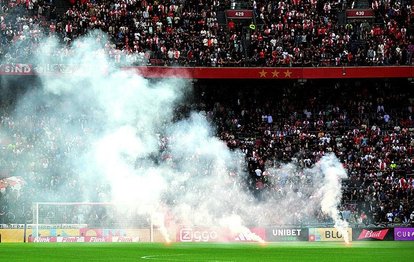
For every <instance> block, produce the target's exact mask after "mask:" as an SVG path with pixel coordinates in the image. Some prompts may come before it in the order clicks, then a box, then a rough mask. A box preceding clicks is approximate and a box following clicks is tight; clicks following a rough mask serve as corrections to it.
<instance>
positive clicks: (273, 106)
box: [0, 80, 414, 225]
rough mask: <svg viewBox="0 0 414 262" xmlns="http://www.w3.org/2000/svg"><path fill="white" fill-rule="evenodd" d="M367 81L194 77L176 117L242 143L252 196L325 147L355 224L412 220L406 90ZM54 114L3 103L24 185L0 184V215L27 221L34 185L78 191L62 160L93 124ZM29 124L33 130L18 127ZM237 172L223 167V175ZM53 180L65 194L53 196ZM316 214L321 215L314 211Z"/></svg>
mask: <svg viewBox="0 0 414 262" xmlns="http://www.w3.org/2000/svg"><path fill="white" fill-rule="evenodd" d="M367 81H368V80H366V81H364V80H360V81H348V82H347V81H341V82H336V83H333V82H326V81H325V82H324V81H317V82H309V83H305V84H304V85H299V84H297V83H294V82H291V83H285V84H284V85H281V86H278V87H275V86H273V85H270V84H269V83H268V84H265V83H264V84H263V86H261V87H260V88H254V87H252V86H251V85H252V84H254V83H252V82H250V83H243V82H237V81H236V82H235V83H233V84H231V85H229V83H221V82H215V85H217V88H211V84H212V83H203V81H200V82H198V83H196V87H195V91H196V99H195V100H194V101H191V102H189V103H188V104H186V105H184V106H183V107H180V108H177V112H176V114H177V119H181V118H183V117H186V115H185V112H188V111H189V110H196V111H200V112H202V114H204V115H205V116H206V117H207V118H208V120H209V121H210V122H211V123H212V124H213V126H215V127H216V128H217V129H216V130H217V137H219V138H220V139H221V140H223V141H224V142H225V143H226V144H227V146H228V147H229V148H230V149H232V150H240V152H241V153H242V154H243V156H244V158H245V169H246V174H248V176H247V177H245V180H244V181H245V183H246V184H245V185H244V187H245V189H246V190H249V191H251V192H252V195H253V196H254V197H255V198H257V200H258V201H262V200H265V199H266V198H267V197H269V196H271V195H274V194H275V193H277V192H278V190H279V186H280V177H279V175H280V174H279V173H277V172H276V171H275V170H276V169H277V168H278V167H279V166H281V165H282V164H285V163H294V164H295V166H297V170H298V172H297V180H295V181H296V182H295V181H293V182H294V184H293V185H294V186H298V185H300V184H301V183H303V185H304V186H306V185H305V183H304V182H303V181H302V178H303V173H302V171H301V170H304V169H305V168H311V167H313V166H314V165H315V163H316V162H317V161H318V160H319V159H320V158H321V157H322V156H323V155H325V154H327V153H329V152H332V153H334V154H335V155H336V156H337V157H338V158H339V160H340V161H341V163H342V164H343V166H344V168H345V169H346V170H347V173H348V175H349V179H348V180H346V181H344V183H343V188H344V191H343V194H342V197H343V200H342V204H341V213H342V215H343V217H344V218H345V219H347V220H348V221H349V222H350V223H351V224H353V225H365V224H410V223H413V222H414V172H413V164H414V122H413V117H414V115H413V114H414V94H413V92H412V91H411V90H412V89H409V88H406V85H407V84H406V83H402V82H401V81H404V80H396V81H384V80H381V81H374V82H373V81H370V82H367ZM221 85H222V86H221ZM224 85H225V86H224ZM224 87H225V88H224ZM39 110H42V108H39ZM53 117H56V116H53V115H49V116H47V117H45V118H44V119H39V118H38V117H36V116H35V115H33V116H32V115H31V114H28V115H27V116H25V117H23V118H19V119H20V120H17V119H15V118H13V117H12V116H11V115H10V114H9V113H7V111H4V112H3V113H2V115H1V125H2V130H8V131H9V132H8V133H7V134H4V133H3V134H1V156H2V157H1V159H2V160H1V161H2V170H1V172H2V173H1V175H2V177H8V176H9V177H10V176H17V177H22V178H23V179H24V181H25V182H24V183H26V185H30V186H25V184H23V185H22V186H21V188H12V187H6V188H5V189H4V188H3V189H1V190H0V203H1V204H0V223H10V222H17V223H22V222H23V221H27V222H28V223H30V221H32V209H31V203H32V201H34V199H33V196H36V195H37V194H36V192H37V191H38V192H40V191H41V192H46V193H47V194H46V196H45V195H44V194H42V195H43V196H44V197H46V198H45V199H36V201H50V200H53V199H60V200H64V201H77V200H78V199H79V197H80V196H83V195H82V192H83V193H84V190H83V187H82V183H80V181H81V179H80V178H79V177H78V176H79V170H77V169H76V167H74V166H73V165H71V163H68V162H66V161H64V159H65V155H66V154H71V150H73V148H76V149H77V150H82V146H86V145H87V144H88V142H87V141H84V138H83V137H86V136H85V135H84V134H85V132H86V133H89V132H96V131H93V130H88V129H82V128H81V129H79V130H77V129H73V128H72V129H71V134H67V133H64V132H62V130H60V129H56V130H53V131H52V130H49V129H48V128H49V127H50V125H47V124H46V123H53V121H55V120H54V119H53ZM71 121H76V122H79V121H80V122H82V121H85V123H87V122H88V115H87V114H86V115H85V118H82V119H70V117H69V118H68V123H69V124H70V122H71ZM81 126H82V125H81ZM86 126H87V125H86ZM29 128H31V129H32V131H33V132H30V134H32V136H27V135H25V134H27V133H26V130H27V129H29ZM23 131H24V132H23ZM45 135H46V137H45ZM68 138H70V139H68ZM43 144H44V145H45V146H41V145H43ZM36 148H39V149H38V150H36ZM45 148H46V149H47V150H45ZM166 148H168V138H166V137H160V152H161V153H162V151H163V150H165V149H166ZM39 150H40V151H39ZM85 150H86V148H85ZM31 154H35V155H34V156H33V155H31ZM22 157H30V159H38V161H36V162H28V163H27V161H25V162H24V163H26V166H23V165H22V163H17V162H16V159H20V158H22ZM154 157H155V158H157V156H154ZM158 157H160V159H158V160H157V161H168V160H166V159H165V158H164V157H162V154H160V156H158ZM27 170H30V172H29V173H27ZM41 174H42V175H41ZM241 175H242V174H238V173H233V172H230V173H229V174H223V176H224V177H223V181H228V180H232V179H234V178H235V176H241ZM226 176H228V177H226ZM291 182H292V181H291ZM57 188H59V192H67V193H66V194H65V195H64V196H62V195H56V192H57V191H56V189H57ZM299 188H300V186H299ZM109 192H110V186H109V185H106V184H105V183H104V181H96V189H95V190H93V192H91V191H88V193H90V195H89V196H88V199H89V200H90V201H106V200H107V196H108V194H110V193H109ZM62 198H63V199H62ZM298 222H300V221H298ZM320 222H329V219H327V218H326V217H323V216H322V215H321V217H320Z"/></svg>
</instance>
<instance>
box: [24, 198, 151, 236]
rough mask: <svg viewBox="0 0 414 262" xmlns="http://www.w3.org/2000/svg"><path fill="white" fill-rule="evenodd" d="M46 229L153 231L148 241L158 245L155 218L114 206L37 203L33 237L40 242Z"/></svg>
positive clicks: (86, 203)
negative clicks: (155, 238) (43, 230)
mask: <svg viewBox="0 0 414 262" xmlns="http://www.w3.org/2000/svg"><path fill="white" fill-rule="evenodd" d="M45 228H61V229H62V228H66V229H69V228H72V229H73V228H78V229H82V230H83V231H87V229H105V230H107V231H111V230H120V229H122V230H132V229H142V230H144V229H146V230H148V231H149V236H148V237H147V238H146V239H147V241H151V242H153V241H154V223H153V221H152V215H150V214H148V213H147V212H141V210H139V209H137V208H131V207H128V206H127V205H123V204H114V203H110V202H34V203H33V224H32V225H31V229H32V231H31V232H32V234H31V236H32V237H33V238H35V239H38V238H39V237H41V234H40V232H41V231H42V229H45ZM79 237H81V235H80V236H79Z"/></svg>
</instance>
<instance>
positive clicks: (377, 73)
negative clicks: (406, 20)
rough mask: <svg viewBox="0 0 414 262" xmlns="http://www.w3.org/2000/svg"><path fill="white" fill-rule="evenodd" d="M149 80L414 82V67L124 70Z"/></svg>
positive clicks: (139, 68)
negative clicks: (366, 79) (356, 79)
mask: <svg viewBox="0 0 414 262" xmlns="http://www.w3.org/2000/svg"><path fill="white" fill-rule="evenodd" d="M124 70H130V71H133V72H135V73H137V74H140V75H142V76H144V77H147V78H187V79H266V80H288V79H353V78H414V66H354V67H320V68H314V67H226V68H223V67H221V68H214V67H177V68H173V67H158V66H155V67H124Z"/></svg>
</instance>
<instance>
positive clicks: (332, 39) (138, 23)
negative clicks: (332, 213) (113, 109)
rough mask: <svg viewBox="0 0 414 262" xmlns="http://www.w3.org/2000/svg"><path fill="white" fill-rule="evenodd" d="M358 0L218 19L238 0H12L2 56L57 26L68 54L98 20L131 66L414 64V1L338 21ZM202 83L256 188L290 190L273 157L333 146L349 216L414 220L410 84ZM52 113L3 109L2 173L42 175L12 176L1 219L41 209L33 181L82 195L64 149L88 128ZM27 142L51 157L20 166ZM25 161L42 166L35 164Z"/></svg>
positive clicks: (7, 4) (23, 54)
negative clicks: (62, 8)
mask: <svg viewBox="0 0 414 262" xmlns="http://www.w3.org/2000/svg"><path fill="white" fill-rule="evenodd" d="M353 3H354V2H350V3H346V2H345V1H339V0H338V1H335V0H331V1H313V0H310V1H308V0H293V1H278V2H275V1H265V0H262V1H250V4H251V5H250V7H249V8H251V9H252V10H253V11H254V16H255V19H254V20H252V23H251V24H248V25H247V26H241V25H240V24H238V23H235V21H226V23H225V24H222V23H221V22H220V21H219V17H218V13H219V12H222V11H224V10H225V9H227V8H228V6H230V5H231V1H212V0H205V1H192V0H188V1H185V0H176V1H173V0H160V1H135V0H126V1H123V0H115V1H105V0H95V1H83V2H77V3H75V4H74V5H73V6H72V7H71V8H70V9H69V10H67V11H66V12H65V13H63V15H60V14H59V13H58V11H57V9H56V5H55V3H54V1H43V0H28V1H18V0H4V1H2V2H1V10H0V30H1V34H0V38H1V39H0V57H1V61H2V62H3V63H18V62H24V61H28V60H29V59H30V57H31V56H32V55H33V53H32V52H33V51H34V50H35V48H36V47H38V46H40V44H41V39H42V37H43V36H44V35H47V36H51V37H55V38H57V39H59V40H60V41H61V42H62V43H64V44H65V47H64V48H62V49H55V50H51V51H52V53H51V54H50V56H51V57H53V59H54V60H53V61H54V62H56V63H64V62H65V61H66V60H67V58H68V57H69V56H70V55H71V51H70V50H71V49H72V48H76V46H72V45H71V44H72V43H73V41H74V40H75V39H76V38H78V37H80V36H83V35H86V34H88V33H89V32H90V31H91V30H93V29H99V30H102V31H103V32H106V33H108V34H109V36H110V37H109V38H108V39H106V40H105V38H99V39H98V40H99V41H105V43H104V46H105V49H106V51H107V52H108V54H109V56H110V57H111V58H112V59H113V60H114V61H115V62H117V63H121V64H122V63H124V62H125V63H132V64H145V65H167V66H175V65H177V66H210V67H217V66H223V67H224V66H346V65H407V64H412V61H413V59H412V55H413V52H414V42H413V41H414V38H413V36H412V34H411V33H410V27H411V26H412V16H413V13H414V7H413V6H411V4H410V2H409V1H371V4H372V8H373V9H374V10H375V14H376V17H377V18H379V19H380V21H381V22H379V23H372V22H368V21H365V20H360V21H357V20H354V21H347V22H346V23H344V24H343V23H341V22H340V21H338V14H339V12H341V11H343V10H344V9H346V8H348V7H349V5H352V4H353ZM199 85H200V86H198V87H197V88H199V90H202V92H200V95H199V101H197V103H195V104H194V105H188V107H189V108H191V109H196V110H199V111H203V112H205V114H206V116H207V117H208V118H209V119H210V120H211V122H212V123H214V124H215V125H216V126H217V135H218V136H219V137H220V138H221V139H222V140H223V141H225V142H226V143H227V145H228V147H229V148H231V149H240V150H241V151H242V152H243V153H244V154H245V157H246V161H247V163H248V164H247V172H248V173H249V174H250V179H248V185H249V189H250V190H251V191H252V192H253V193H254V194H255V196H256V197H257V198H258V199H261V198H264V197H266V196H267V195H268V194H272V192H275V191H277V190H278V178H277V175H278V174H275V173H272V169H271V168H268V167H269V166H276V167H277V166H279V165H281V164H282V163H287V162H291V161H293V162H295V163H297V165H298V166H299V167H300V168H305V167H312V166H314V165H315V163H316V162H317V161H318V160H319V159H320V158H321V157H322V156H323V155H324V154H326V153H328V152H333V153H335V155H337V156H338V158H339V159H340V161H341V162H342V163H343V165H344V167H345V168H346V169H347V171H348V174H349V180H347V181H345V182H344V193H343V203H342V206H341V210H342V215H343V217H344V218H345V219H347V220H349V221H350V222H351V223H355V224H381V223H405V224H408V223H413V222H414V203H413V199H414V176H413V175H414V173H413V164H414V156H413V153H414V152H413V150H414V125H413V110H414V108H413V106H414V104H413V102H414V101H413V99H414V97H413V96H412V92H411V91H409V90H408V91H407V90H403V88H402V87H400V86H399V85H398V83H392V82H375V83H374V85H372V83H364V82H360V81H357V82H355V83H351V82H348V83H339V82H338V83H335V84H334V85H333V84H332V85H328V84H327V86H325V87H320V88H315V86H313V87H312V88H309V89H306V88H300V87H294V88H292V86H290V85H288V86H285V87H280V88H278V89H277V93H276V94H275V93H274V92H275V91H272V88H274V87H271V88H270V87H268V88H266V87H261V90H260V91H259V90H257V89H253V88H251V87H249V88H244V89H243V88H241V89H235V90H233V92H229V91H228V90H229V89H228V88H227V87H226V89H223V88H216V89H214V90H212V89H208V88H206V89H203V87H202V84H199ZM305 86H307V84H305ZM326 88H328V89H329V92H326ZM224 90H225V91H224ZM332 90H333V91H332ZM215 92H216V93H215ZM223 92H224V93H223ZM201 94H203V95H201ZM339 98H340V99H339ZM40 110H41V109H40ZM72 120H73V119H70V120H69V122H70V121H72ZM51 121H52V122H53V119H40V120H39V119H36V118H33V119H32V118H31V116H30V115H28V116H27V117H26V118H21V119H14V118H13V116H12V115H10V114H9V113H8V112H7V110H5V111H4V112H2V114H1V119H0V125H1V127H2V130H9V131H10V134H12V136H7V135H8V134H0V135H1V136H2V139H1V153H0V154H1V160H0V161H1V167H2V170H1V173H2V176H3V177H7V176H22V177H24V180H25V183H27V184H35V185H37V186H36V187H26V186H24V185H23V186H22V187H21V189H19V190H18V189H13V188H12V187H5V188H3V189H2V190H1V191H0V223H10V222H18V223H20V222H24V221H27V222H30V221H31V219H32V218H33V214H32V209H31V201H32V200H33V199H32V198H31V196H33V195H35V192H34V190H35V189H34V188H36V189H37V190H39V189H41V190H45V191H47V192H48V193H49V196H48V197H49V198H48V199H53V198H54V194H56V192H55V189H56V188H60V189H62V187H64V190H65V191H66V192H68V194H67V195H66V196H65V199H66V200H67V201H76V200H77V199H78V195H79V194H81V192H82V185H80V184H79V179H76V170H73V169H72V168H71V167H69V166H67V165H68V164H69V163H63V165H62V161H60V160H61V159H64V154H66V153H69V152H70V150H71V148H72V147H76V146H77V145H78V144H79V143H80V141H81V140H82V132H84V131H85V130H79V132H80V133H78V134H77V136H72V139H69V140H65V139H64V138H65V137H66V134H64V133H59V130H54V132H55V133H53V132H52V131H51V130H44V128H45V125H44V124H45V123H50V122H51ZM73 121H88V119H81V120H79V119H75V120H73ZM27 128H32V129H33V132H32V134H34V136H33V137H26V136H25V135H23V134H20V133H19V132H20V131H21V130H27ZM42 132H46V134H47V135H48V137H49V139H50V141H49V142H47V141H42V142H45V143H49V144H47V148H48V150H42V151H41V152H38V151H36V150H33V148H35V147H36V146H38V145H35V141H36V139H37V138H38V136H36V134H38V133H42ZM5 137H7V139H4V138H5ZM59 139H63V141H64V143H65V147H66V150H68V151H64V150H63V151H59V150H60V149H59V150H58V148H57V147H56V146H55V144H54V143H57V142H56V141H58V140H59ZM27 152H31V153H36V154H38V153H41V155H40V156H39V155H37V156H36V158H37V159H40V160H39V161H37V162H33V163H30V165H31V166H25V167H22V166H19V163H17V161H16V159H18V156H21V155H24V154H27ZM23 170H31V172H30V173H29V174H25V173H24V172H22V171H23ZM44 170H48V172H44ZM52 170H54V171H53V172H49V171H52ZM40 173H48V174H50V176H49V177H45V176H40V175H39V174H40ZM68 178H70V179H69V180H68ZM106 190H107V185H105V184H102V185H101V184H97V188H96V191H95V192H93V193H95V195H94V196H93V197H92V199H94V200H96V201H99V200H101V199H102V198H103V195H104V192H105V191H106ZM38 200H39V201H42V200H47V199H38ZM320 219H321V221H325V220H326V218H324V217H321V218H320Z"/></svg>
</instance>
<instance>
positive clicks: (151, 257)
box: [141, 254, 233, 262]
mask: <svg viewBox="0 0 414 262" xmlns="http://www.w3.org/2000/svg"><path fill="white" fill-rule="evenodd" d="M179 256H185V254H176V255H148V256H142V257H141V259H147V260H162V261H194V259H190V260H187V259H185V258H184V259H183V258H171V257H179ZM206 262H233V261H232V260H216V259H214V260H206Z"/></svg>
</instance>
